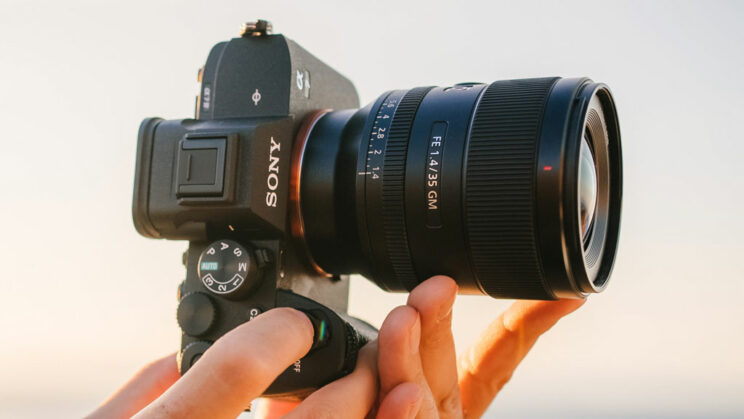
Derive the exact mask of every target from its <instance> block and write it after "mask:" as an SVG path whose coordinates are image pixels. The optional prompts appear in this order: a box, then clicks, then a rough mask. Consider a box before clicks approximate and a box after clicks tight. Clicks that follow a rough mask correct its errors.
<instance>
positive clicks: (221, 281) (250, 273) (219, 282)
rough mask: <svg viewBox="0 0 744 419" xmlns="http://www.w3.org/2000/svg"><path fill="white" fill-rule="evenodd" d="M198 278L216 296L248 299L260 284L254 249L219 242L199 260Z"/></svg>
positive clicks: (237, 244)
mask: <svg viewBox="0 0 744 419" xmlns="http://www.w3.org/2000/svg"><path fill="white" fill-rule="evenodd" d="M197 275H198V276H199V279H201V282H202V284H204V286H205V287H206V288H207V289H208V290H209V291H211V292H212V293H214V294H217V295H220V296H222V297H225V298H230V299H237V298H241V297H244V296H245V295H246V293H248V292H249V291H250V290H251V289H253V287H254V286H256V284H258V282H259V280H260V276H261V275H260V272H259V268H258V265H257V263H256V257H255V255H254V254H253V252H252V249H251V248H249V247H246V246H242V245H240V244H239V243H237V242H235V241H233V240H218V241H216V242H214V243H212V244H210V245H209V246H207V248H206V249H204V251H203V252H202V254H201V256H200V257H199V265H198V267H197Z"/></svg>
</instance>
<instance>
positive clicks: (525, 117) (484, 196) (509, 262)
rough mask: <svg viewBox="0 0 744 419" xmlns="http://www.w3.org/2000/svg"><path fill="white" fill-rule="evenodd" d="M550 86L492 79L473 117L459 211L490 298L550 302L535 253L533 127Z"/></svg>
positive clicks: (536, 134)
mask: <svg viewBox="0 0 744 419" xmlns="http://www.w3.org/2000/svg"><path fill="white" fill-rule="evenodd" d="M557 80H558V79H557V78H544V79H525V80H506V81H497V82H495V83H493V84H491V85H490V86H489V87H488V89H487V90H486V92H485V93H484V94H483V97H482V98H481V100H480V102H479V103H478V106H477V109H476V111H475V116H474V119H473V125H472V128H471V134H470V142H469V145H468V149H467V157H466V158H467V160H466V165H467V167H466V179H465V202H464V206H465V208H464V210H465V220H466V224H467V232H468V233H467V234H468V244H469V248H470V254H471V261H472V263H473V268H474V270H475V275H476V276H477V277H478V279H479V281H480V283H481V284H482V286H483V289H484V291H486V292H487V293H488V294H491V295H498V296H500V297H504V298H535V299H546V298H548V299H549V298H552V297H553V296H552V294H551V292H550V291H549V290H548V289H546V286H545V285H544V282H543V278H542V273H541V269H540V262H539V256H538V253H537V241H536V237H535V231H534V226H535V192H534V191H535V178H536V158H537V157H536V156H537V146H538V144H537V142H538V139H539V136H540V123H541V121H542V115H543V110H544V108H545V104H546V101H547V98H548V96H549V94H550V90H551V88H552V86H553V84H554V83H555V82H556V81H557Z"/></svg>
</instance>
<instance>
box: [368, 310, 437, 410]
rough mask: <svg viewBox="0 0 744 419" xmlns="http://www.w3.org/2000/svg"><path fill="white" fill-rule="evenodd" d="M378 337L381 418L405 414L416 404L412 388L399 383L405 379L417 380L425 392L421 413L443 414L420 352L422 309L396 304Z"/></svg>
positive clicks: (420, 407) (421, 402) (415, 381)
mask: <svg viewBox="0 0 744 419" xmlns="http://www.w3.org/2000/svg"><path fill="white" fill-rule="evenodd" d="M377 340H378V345H379V356H378V358H377V363H378V367H379V374H380V400H381V404H380V409H381V410H380V414H378V418H383V417H387V416H383V414H384V415H390V416H393V417H405V415H406V414H407V413H408V412H409V410H410V409H411V407H410V406H411V404H414V402H413V401H412V400H411V399H409V397H410V396H411V390H410V389H408V390H401V389H398V386H400V385H402V384H404V383H413V384H414V385H416V386H417V387H418V388H419V389H421V391H422V392H423V396H422V400H421V401H420V403H419V404H418V405H419V408H418V414H419V417H424V418H436V417H439V416H438V412H437V404H436V402H435V400H434V398H433V396H432V393H431V390H430V389H429V385H428V384H427V382H426V376H425V375H424V371H423V366H422V364H421V355H420V352H419V344H420V341H421V321H420V318H419V314H418V312H417V311H416V310H415V309H414V308H412V307H409V306H400V307H397V308H395V309H394V310H393V311H391V312H390V314H388V316H387V318H385V321H384V322H383V324H382V327H381V328H380V333H379V336H378V338H377ZM405 388H409V387H405ZM383 408H384V409H385V410H384V412H383V411H382V409H383Z"/></svg>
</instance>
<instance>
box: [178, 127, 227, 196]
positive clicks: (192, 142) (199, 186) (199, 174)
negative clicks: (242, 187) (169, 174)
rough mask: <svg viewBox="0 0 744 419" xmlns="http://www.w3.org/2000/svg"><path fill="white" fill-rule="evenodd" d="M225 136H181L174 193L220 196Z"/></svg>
mask: <svg viewBox="0 0 744 419" xmlns="http://www.w3.org/2000/svg"><path fill="white" fill-rule="evenodd" d="M226 150H227V139H226V138H207V139H184V140H181V142H180V143H179V147H178V165H177V174H178V177H177V185H176V195H177V196H178V197H179V198H181V197H202V196H204V197H209V196H221V195H222V194H223V188H224V183H225V157H226Z"/></svg>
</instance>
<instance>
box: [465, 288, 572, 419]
mask: <svg viewBox="0 0 744 419" xmlns="http://www.w3.org/2000/svg"><path fill="white" fill-rule="evenodd" d="M582 304H584V300H558V301H517V302H515V303H514V304H512V305H511V306H510V307H509V308H508V309H507V310H506V311H505V312H503V313H502V314H501V315H500V316H499V317H498V318H497V319H496V320H494V321H493V322H492V323H491V324H490V325H489V326H488V328H487V329H486V330H485V331H484V332H483V334H481V336H480V338H479V339H478V342H476V344H475V345H473V346H472V347H470V348H469V349H468V350H467V351H466V352H465V353H463V354H462V356H461V357H460V360H459V361H460V362H459V363H458V373H459V374H458V375H459V381H460V395H461V398H462V407H463V412H464V414H465V417H480V416H481V415H482V414H483V412H485V410H486V409H487V408H488V405H489V404H490V403H491V401H492V400H493V398H494V397H495V396H496V393H498V391H499V390H501V388H502V387H503V386H504V384H506V382H507V381H509V379H510V378H511V376H512V373H513V372H514V370H515V369H516V368H517V365H519V363H520V362H521V361H522V359H523V358H524V356H525V355H527V352H528V351H529V350H530V348H532V345H534V344H535V342H536V341H537V338H539V337H540V335H542V334H543V333H545V332H546V331H547V330H548V329H550V328H551V327H552V326H553V325H554V324H556V323H557V322H558V320H560V319H561V317H563V316H565V315H567V314H569V313H571V312H573V311H574V310H576V309H578V308H579V307H581V305H582Z"/></svg>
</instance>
